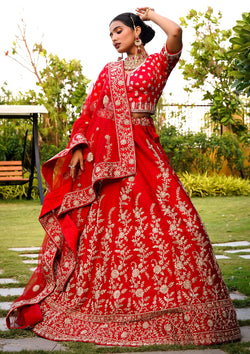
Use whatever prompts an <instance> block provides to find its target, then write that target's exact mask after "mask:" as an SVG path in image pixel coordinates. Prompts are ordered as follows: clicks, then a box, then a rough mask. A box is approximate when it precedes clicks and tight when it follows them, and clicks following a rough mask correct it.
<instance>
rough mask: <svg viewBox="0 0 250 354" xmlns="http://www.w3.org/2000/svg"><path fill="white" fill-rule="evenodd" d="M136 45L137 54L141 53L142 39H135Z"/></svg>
mask: <svg viewBox="0 0 250 354" xmlns="http://www.w3.org/2000/svg"><path fill="white" fill-rule="evenodd" d="M135 45H136V47H137V52H138V53H141V45H142V41H141V39H140V38H139V37H138V36H137V37H136V38H135Z"/></svg>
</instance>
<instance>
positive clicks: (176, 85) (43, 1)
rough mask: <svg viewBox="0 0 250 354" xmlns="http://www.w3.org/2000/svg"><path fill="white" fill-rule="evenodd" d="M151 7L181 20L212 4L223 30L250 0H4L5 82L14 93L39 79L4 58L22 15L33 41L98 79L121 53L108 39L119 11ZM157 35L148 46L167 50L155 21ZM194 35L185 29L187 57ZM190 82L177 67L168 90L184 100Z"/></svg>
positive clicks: (0, 17) (0, 29)
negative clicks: (102, 70) (79, 63)
mask: <svg viewBox="0 0 250 354" xmlns="http://www.w3.org/2000/svg"><path fill="white" fill-rule="evenodd" d="M143 6H149V7H152V8H154V9H155V11H156V12H158V13H160V14H161V15H163V16H165V17H168V18H170V19H171V20H173V21H175V22H177V23H179V18H180V17H184V16H186V15H187V14H188V12H189V10H191V9H195V10H197V11H201V12H204V11H206V10H207V8H208V6H210V7H212V8H213V9H214V14H215V15H216V14H217V13H218V11H221V12H222V16H223V17H222V22H221V28H223V29H229V28H232V27H233V26H234V25H235V24H236V21H237V20H240V19H241V17H242V16H241V15H242V13H243V12H249V1H248V0H237V2H234V1H228V0H188V1H187V0H177V1H165V0H147V1H142V0H139V1H135V0H124V1H120V0H110V1H109V0H105V1H103V0H92V1H91V0H88V1H86V0H81V1H80V0H70V1H69V0H8V1H7V0H0V33H1V40H0V86H2V84H3V83H4V82H5V81H7V83H8V88H9V89H10V90H11V91H12V92H18V91H19V90H20V91H22V92H25V91H28V90H29V89H35V87H36V85H35V82H36V79H35V77H34V74H31V73H29V72H28V71H27V70H26V69H24V68H23V67H22V66H21V65H19V64H18V63H16V62H15V61H13V60H11V59H10V58H9V57H7V56H5V52H6V51H7V50H9V51H11V47H12V43H13V41H14V40H15V36H16V35H17V34H18V33H19V31H18V24H20V23H21V19H23V20H24V22H25V23H26V33H27V38H28V41H29V43H30V45H31V47H32V45H33V44H34V43H40V42H41V41H42V43H43V46H44V48H45V49H46V50H47V51H48V52H49V53H52V54H54V55H58V56H59V57H60V58H61V59H62V58H65V59H66V60H70V59H74V58H75V59H78V60H80V61H81V64H82V66H83V73H84V75H85V76H86V77H87V78H88V79H90V80H95V79H96V77H97V75H98V73H99V72H100V71H101V69H102V68H103V66H104V65H105V64H106V63H107V62H109V61H113V60H116V59H117V57H118V53H117V52H116V50H115V48H114V47H113V46H112V43H111V40H110V37H109V23H110V21H111V20H112V19H113V18H114V17H115V16H116V15H118V14H119V13H122V12H128V11H129V12H135V8H136V7H143ZM148 24H150V25H151V26H152V27H153V28H154V30H155V31H156V36H155V38H154V39H153V40H152V41H151V42H150V43H149V44H147V46H146V50H147V52H148V53H149V54H150V53H154V52H157V51H159V50H160V49H161V48H162V45H163V43H164V42H165V40H166V35H165V34H164V32H163V31H162V30H161V29H160V28H159V27H157V26H156V25H155V24H153V23H148ZM192 39H193V37H192V35H191V33H190V31H188V30H186V29H184V32H183V43H184V50H183V58H185V59H187V58H188V44H189V43H190V42H191V41H192ZM184 86H185V81H184V80H183V79H182V75H181V71H180V70H178V69H175V70H174V71H173V72H172V74H171V75H170V78H169V81H168V83H167V88H166V92H167V95H168V93H170V92H171V93H172V98H171V99H172V100H173V99H174V100H176V101H178V102H181V100H180V99H179V98H180V97H184V96H183V87H184Z"/></svg>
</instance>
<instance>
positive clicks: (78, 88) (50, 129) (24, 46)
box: [5, 20, 89, 147]
mask: <svg viewBox="0 0 250 354" xmlns="http://www.w3.org/2000/svg"><path fill="white" fill-rule="evenodd" d="M18 28H19V35H17V36H16V40H15V41H14V42H13V47H12V51H11V53H10V52H9V51H7V52H6V53H5V54H6V55H7V56H8V57H10V58H11V59H13V60H15V61H16V62H17V63H19V64H20V65H22V66H23V67H24V68H26V69H27V70H29V71H30V72H32V73H33V74H34V75H35V77H36V79H37V86H38V88H39V89H38V90H34V89H31V90H30V91H28V92H27V93H26V95H25V100H26V104H29V103H38V104H44V105H45V107H46V108H47V110H48V112H49V113H48V117H45V118H44V119H43V120H42V121H41V122H40V126H39V131H40V135H41V138H42V141H43V142H44V143H46V144H54V145H55V146H57V147H59V145H60V142H61V141H62V140H63V139H64V138H65V137H67V135H68V133H69V131H70V130H71V125H72V124H73V121H74V120H75V119H76V118H77V117H78V116H79V114H80V111H81V107H82V104H83V103H84V100H85V98H86V88H87V84H88V82H89V80H88V79H87V78H86V77H85V76H84V75H83V73H82V65H81V63H80V61H79V60H76V59H73V60H69V61H66V60H65V59H60V58H59V57H58V56H57V55H53V54H48V53H47V51H46V49H44V48H43V46H42V43H40V44H37V43H36V44H34V45H33V46H30V44H29V43H28V40H27V34H26V25H25V23H24V21H23V20H22V24H21V25H19V26H18Z"/></svg>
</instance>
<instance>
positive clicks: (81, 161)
mask: <svg viewBox="0 0 250 354" xmlns="http://www.w3.org/2000/svg"><path fill="white" fill-rule="evenodd" d="M80 169H81V170H82V171H84V162H83V159H80Z"/></svg>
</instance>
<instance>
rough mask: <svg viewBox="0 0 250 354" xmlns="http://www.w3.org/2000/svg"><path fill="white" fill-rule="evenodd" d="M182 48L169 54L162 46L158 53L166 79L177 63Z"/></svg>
mask: <svg viewBox="0 0 250 354" xmlns="http://www.w3.org/2000/svg"><path fill="white" fill-rule="evenodd" d="M181 52H182V48H181V49H180V50H179V51H178V52H177V53H170V52H169V51H168V48H167V46H166V45H164V46H163V48H162V50H161V51H160V60H161V62H162V66H163V70H164V71H165V73H166V75H167V77H168V76H169V75H170V73H171V71H172V70H173V68H174V67H175V65H176V64H177V63H178V61H179V59H180V56H181Z"/></svg>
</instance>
